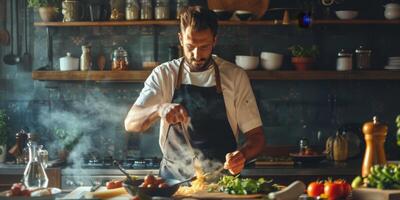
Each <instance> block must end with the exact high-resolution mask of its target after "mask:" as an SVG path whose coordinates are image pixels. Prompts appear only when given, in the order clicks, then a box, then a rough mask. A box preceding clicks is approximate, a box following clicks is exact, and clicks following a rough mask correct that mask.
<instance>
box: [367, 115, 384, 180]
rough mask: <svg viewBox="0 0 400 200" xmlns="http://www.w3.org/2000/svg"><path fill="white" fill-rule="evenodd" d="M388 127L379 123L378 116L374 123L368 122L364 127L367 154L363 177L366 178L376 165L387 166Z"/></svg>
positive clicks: (374, 118)
mask: <svg viewBox="0 0 400 200" xmlns="http://www.w3.org/2000/svg"><path fill="white" fill-rule="evenodd" d="M387 129H388V127H387V126H386V125H384V124H382V123H380V122H379V121H378V118H377V117H376V116H374V117H373V121H372V122H366V123H365V124H364V125H363V128H362V130H363V133H364V139H365V144H366V148H365V154H364V159H363V164H362V173H361V174H362V176H363V177H366V176H367V175H368V174H369V172H370V168H371V166H373V165H376V164H380V165H382V164H386V155H385V147H384V144H385V140H386V135H387Z"/></svg>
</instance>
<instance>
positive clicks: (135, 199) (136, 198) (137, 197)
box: [131, 196, 140, 200]
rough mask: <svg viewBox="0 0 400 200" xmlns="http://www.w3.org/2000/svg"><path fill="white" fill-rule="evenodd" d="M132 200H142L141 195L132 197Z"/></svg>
mask: <svg viewBox="0 0 400 200" xmlns="http://www.w3.org/2000/svg"><path fill="white" fill-rule="evenodd" d="M131 200H140V197H139V196H134V197H132V199H131Z"/></svg>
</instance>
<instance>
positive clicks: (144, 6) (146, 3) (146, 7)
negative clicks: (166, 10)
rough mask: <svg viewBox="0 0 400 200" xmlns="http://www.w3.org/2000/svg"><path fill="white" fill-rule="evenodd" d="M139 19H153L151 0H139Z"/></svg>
mask: <svg viewBox="0 0 400 200" xmlns="http://www.w3.org/2000/svg"><path fill="white" fill-rule="evenodd" d="M140 3H141V8H140V19H143V20H149V19H153V5H152V4H151V0H141V2H140Z"/></svg>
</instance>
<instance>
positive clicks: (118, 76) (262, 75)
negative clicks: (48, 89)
mask: <svg viewBox="0 0 400 200" xmlns="http://www.w3.org/2000/svg"><path fill="white" fill-rule="evenodd" d="M219 24H220V25H221V26H288V25H283V24H282V21H281V20H256V21H220V22H219ZM399 24H400V20H362V19H357V20H314V21H313V25H314V26H322V25H349V26H350V25H399ZM34 25H35V26H36V27H45V28H46V29H47V34H48V43H49V47H48V62H49V64H48V68H50V69H51V68H52V67H51V66H52V60H53V58H52V42H51V40H52V29H53V28H67V27H90V26H96V27H102V26H177V25H178V21H177V20H146V21H141V20H138V21H104V22H35V23H34ZM290 25H297V21H290V23H289V26H290ZM155 37H156V36H155ZM154 51H157V48H156V47H155V50H154ZM149 74H150V71H146V70H135V71H69V72H61V71H46V70H36V71H33V72H32V79H33V80H42V81H105V82H107V81H110V82H143V81H144V80H146V78H147V77H148V75H149ZM247 74H248V75H249V78H250V79H252V80H400V71H384V70H380V71H378V70H376V71H344V72H340V71H263V70H256V71H247Z"/></svg>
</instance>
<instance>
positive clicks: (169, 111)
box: [158, 103, 189, 124]
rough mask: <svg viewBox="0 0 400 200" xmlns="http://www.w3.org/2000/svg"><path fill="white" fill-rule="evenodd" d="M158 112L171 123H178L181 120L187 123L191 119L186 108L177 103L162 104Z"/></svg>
mask: <svg viewBox="0 0 400 200" xmlns="http://www.w3.org/2000/svg"><path fill="white" fill-rule="evenodd" d="M158 114H159V116H160V117H161V118H162V119H165V120H166V122H167V123H169V124H176V123H179V122H183V123H184V124H187V122H188V121H189V115H188V113H187V111H186V109H185V108H184V107H183V106H182V105H180V104H176V103H164V104H162V105H161V106H160V108H159V109H158Z"/></svg>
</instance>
